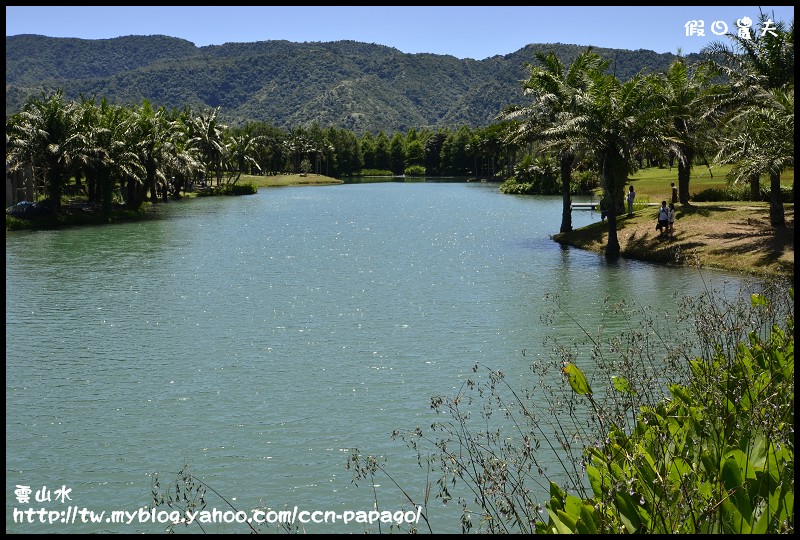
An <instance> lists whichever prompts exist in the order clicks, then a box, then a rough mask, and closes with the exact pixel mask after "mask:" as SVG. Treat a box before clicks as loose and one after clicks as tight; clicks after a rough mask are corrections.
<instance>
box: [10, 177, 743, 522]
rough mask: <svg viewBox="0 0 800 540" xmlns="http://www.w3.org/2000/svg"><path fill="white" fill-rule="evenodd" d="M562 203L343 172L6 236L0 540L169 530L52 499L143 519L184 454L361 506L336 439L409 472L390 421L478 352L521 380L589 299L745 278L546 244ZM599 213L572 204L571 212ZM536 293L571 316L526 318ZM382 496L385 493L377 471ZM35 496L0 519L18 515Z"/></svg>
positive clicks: (213, 481)
mask: <svg viewBox="0 0 800 540" xmlns="http://www.w3.org/2000/svg"><path fill="white" fill-rule="evenodd" d="M577 200H579V199H576V201H577ZM560 216H561V200H560V198H558V197H524V196H510V195H502V194H500V193H499V191H498V189H497V185H496V184H485V183H437V182H420V183H402V182H387V183H368V184H366V183H365V184H357V183H354V184H343V185H336V186H325V187H292V188H273V189H261V190H260V191H259V192H258V194H256V195H251V196H242V197H214V198H204V199H195V200H186V201H179V202H174V203H169V204H167V205H162V206H160V207H158V209H157V211H156V217H155V218H154V219H148V220H145V221H139V222H135V223H125V224H117V225H109V226H103V227H81V228H72V229H67V230H59V231H36V232H13V233H11V232H9V233H7V234H6V532H12V533H34V532H44V533H51V532H55V533H58V532H69V533H91V532H110V533H118V532H119V533H122V532H161V531H164V530H165V527H166V525H165V524H159V523H156V524H154V523H153V522H152V518H151V517H147V519H143V516H142V515H138V516H137V517H136V518H135V519H131V522H130V523H112V522H110V521H107V520H103V521H102V522H100V523H91V522H88V523H81V518H80V517H79V518H78V519H77V520H76V521H75V522H74V523H73V522H72V518H71V515H69V514H64V515H63V516H62V515H61V514H58V513H53V514H51V513H50V512H61V511H67V509H68V508H69V507H75V508H76V509H77V510H84V509H85V510H86V511H92V512H95V513H96V514H98V515H99V513H100V512H102V511H106V512H109V513H110V512H111V511H114V510H125V511H128V512H137V511H138V510H139V509H140V508H143V507H145V506H147V505H148V504H150V503H151V495H150V491H151V482H152V478H153V474H154V473H156V472H159V473H160V476H161V478H162V480H163V481H164V482H165V483H167V484H168V483H169V481H170V479H174V478H175V473H177V471H178V470H180V469H181V467H182V465H183V464H184V461H186V462H188V463H189V464H190V466H191V470H192V472H193V473H194V474H195V475H196V476H197V477H198V478H201V479H203V481H205V482H206V483H207V484H208V485H210V486H212V487H213V488H214V489H215V490H216V491H217V492H219V493H220V494H221V495H223V496H225V498H226V499H228V500H229V501H230V502H231V503H232V504H233V505H234V506H235V507H236V508H237V509H244V510H250V509H253V508H256V507H258V506H264V507H269V508H272V509H284V508H290V509H291V508H293V507H295V506H298V507H299V508H300V510H307V511H335V512H340V513H341V512H343V511H344V510H353V511H361V510H364V511H367V510H371V509H372V507H373V506H372V505H373V502H374V501H373V492H372V487H371V486H368V485H364V484H359V485H358V486H355V485H353V484H352V483H351V478H352V475H351V473H350V472H349V471H347V470H346V469H345V463H346V462H347V459H348V457H349V455H350V450H351V449H352V448H354V447H358V448H359V449H360V450H361V451H362V452H364V453H374V454H381V455H384V456H386V457H387V459H388V460H389V461H388V462H389V463H390V464H392V467H393V468H392V470H395V471H397V474H398V480H400V481H402V482H407V483H408V484H407V485H408V486H412V487H414V486H420V485H421V482H422V481H423V480H424V474H423V471H422V469H420V468H419V467H418V466H417V464H416V458H415V456H414V455H412V453H411V451H410V450H409V449H407V448H406V447H405V446H404V445H403V444H402V443H399V442H396V441H392V440H391V437H390V435H391V433H392V431H393V430H394V429H413V428H414V427H415V426H417V425H421V426H427V425H429V424H430V423H431V421H432V419H433V418H434V416H435V415H434V413H433V412H432V411H431V409H430V398H431V396H433V395H439V394H443V395H454V394H455V392H456V391H458V389H459V388H460V387H461V385H462V384H463V382H464V380H465V379H466V378H467V377H468V376H470V375H471V368H472V366H473V365H474V364H475V363H476V362H480V363H482V364H483V365H486V366H490V367H492V368H494V369H501V370H503V371H504V372H506V373H507V374H508V377H509V380H511V381H514V382H519V383H520V384H522V383H524V382H525V380H526V377H530V371H529V369H528V364H529V361H530V360H531V359H532V358H535V357H536V356H537V355H538V356H542V355H546V354H547V353H548V351H547V350H545V349H544V347H543V346H542V340H543V338H544V337H545V336H547V335H549V334H552V333H557V334H559V335H562V336H565V337H569V336H575V338H576V339H577V338H580V333H581V332H580V329H579V327H578V326H577V324H576V321H579V322H580V324H581V326H583V327H585V328H596V327H597V326H598V325H599V324H601V323H607V322H608V321H607V320H604V319H603V310H604V309H605V308H604V302H603V300H604V299H605V298H610V299H612V300H622V299H624V300H626V301H629V302H632V303H637V304H640V305H655V307H654V309H669V308H666V307H663V306H665V305H666V306H669V305H672V304H671V299H672V298H673V295H679V296H680V295H690V294H696V293H698V292H699V291H702V290H704V289H705V288H706V287H708V286H709V285H713V286H721V287H726V288H728V289H730V290H735V289H736V288H737V287H738V285H739V284H740V283H741V279H740V278H739V277H737V276H735V275H731V274H726V273H724V272H718V271H711V270H703V271H702V273H700V272H699V271H698V270H695V269H690V268H666V267H661V266H658V265H653V264H649V263H644V262H636V261H626V260H620V261H617V262H608V261H606V260H605V259H604V258H603V257H602V256H598V255H597V254H594V253H589V252H584V251H580V250H576V249H568V248H563V247H562V246H560V245H559V244H557V243H556V242H554V241H552V240H551V239H550V235H551V234H554V233H556V232H558V228H559V225H560V219H561V217H560ZM598 220H599V214H598V213H597V212H593V211H587V210H580V211H579V210H575V211H574V212H573V226H575V227H580V226H583V225H586V224H588V223H590V222H593V221H598ZM548 294H558V295H559V297H560V299H561V303H562V306H563V308H564V310H565V313H566V314H568V315H569V316H567V315H564V316H563V317H559V318H557V319H556V320H554V321H552V322H551V323H549V324H544V323H543V322H542V319H541V317H542V314H543V312H544V311H545V310H547V309H548V308H549V307H552V306H548V302H546V301H545V296H546V295H548ZM612 327H613V324H612ZM612 329H613V328H612ZM588 372H591V368H590V367H588ZM19 486H23V487H19ZM25 487H27V488H29V490H26V489H25ZM44 487H46V488H47V489H44V490H43V489H42V488H44ZM62 488H66V490H71V491H65V490H64V489H62ZM376 489H377V490H378V492H379V494H380V495H381V496H382V497H385V499H382V500H386V501H389V502H390V504H388V505H386V504H384V509H388V510H396V509H398V508H399V503H398V506H392V505H391V501H395V500H398V499H397V495H396V489H394V487H393V486H391V485H389V483H388V482H381V483H380V487H377V488H376ZM48 491H49V492H51V496H50V499H51V500H49V501H47V500H44V501H41V500H40V501H37V500H36V495H37V492H38V494H39V498H40V499H41V498H42V495H46V493H47V492H48ZM26 493H27V495H28V500H27V502H20V499H18V498H17V496H18V495H20V496H22V497H23V500H25V499H24V495H25V494H26ZM416 493H419V491H417V492H416ZM65 494H66V496H68V497H69V499H67V498H66V497H65ZM543 502H544V501H543ZM207 503H208V505H209V509H211V507H214V508H218V509H219V510H220V511H225V510H230V507H227V506H226V505H225V504H224V503H223V502H222V501H221V500H220V499H219V498H216V497H213V496H211V495H210V493H209V497H208V498H207ZM431 504H432V506H431V508H432V513H431V519H432V520H434V522H435V523H436V524H437V528H436V529H435V530H434V532H458V531H459V530H460V528H459V523H458V518H457V510H458V509H457V508H456V506H457V505H456V504H454V503H452V504H451V505H449V506H448V507H443V506H442V505H441V504H438V505H437V504H436V503H431ZM40 508H45V509H46V510H45V513H43V514H35V513H33V514H30V513H29V516H32V519H30V520H28V521H33V523H30V522H24V523H20V522H15V519H14V510H15V509H16V510H18V511H24V510H28V509H34V511H38V510H39V509H40ZM70 512H71V513H72V515H74V512H75V511H74V510H70ZM18 514H19V513H18ZM83 515H84V516H85V515H87V514H86V512H84V514H83ZM40 516H45V517H44V519H40ZM51 518H52V519H54V520H55V522H54V523H49V522H47V521H48V520H50V519H51ZM62 518H64V519H67V518H69V519H68V521H69V522H68V523H61V522H60V520H61V519H62ZM20 520H21V518H20V519H19V520H17V521H20ZM41 521H45V522H44V523H41ZM364 529H365V526H364V525H356V524H353V523H351V524H349V525H347V526H345V525H343V524H339V523H337V524H335V525H327V526H317V525H313V524H311V525H308V526H306V530H308V531H311V532H315V531H331V532H353V531H355V532H358V531H363V530H364ZM373 529H374V527H373ZM181 530H182V529H181ZM187 530H188V531H193V532H200V531H199V529H197V528H190V529H187ZM206 530H208V531H216V530H220V531H225V532H227V531H229V530H237V531H241V532H246V531H247V529H244V528H242V526H238V527H235V526H233V525H219V524H213V525H208V526H206ZM263 530H267V531H269V530H273V531H274V530H275V526H274V525H272V526H270V527H269V528H266V529H263Z"/></svg>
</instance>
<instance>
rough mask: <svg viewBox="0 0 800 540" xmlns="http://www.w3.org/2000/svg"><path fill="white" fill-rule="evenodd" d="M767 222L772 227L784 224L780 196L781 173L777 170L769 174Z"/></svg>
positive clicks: (784, 218)
mask: <svg viewBox="0 0 800 540" xmlns="http://www.w3.org/2000/svg"><path fill="white" fill-rule="evenodd" d="M769 222H770V223H771V224H772V226H773V227H785V226H786V216H785V215H784V212H783V199H782V198H781V173H779V172H773V173H770V175H769Z"/></svg>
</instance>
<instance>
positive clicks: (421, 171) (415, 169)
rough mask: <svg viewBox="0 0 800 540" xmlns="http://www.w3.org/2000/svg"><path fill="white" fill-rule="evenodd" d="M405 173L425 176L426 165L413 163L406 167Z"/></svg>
mask: <svg viewBox="0 0 800 540" xmlns="http://www.w3.org/2000/svg"><path fill="white" fill-rule="evenodd" d="M403 174H405V175H406V176H425V167H423V166H422V165H411V166H409V167H406V170H405V171H403Z"/></svg>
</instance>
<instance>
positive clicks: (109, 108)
mask: <svg viewBox="0 0 800 540" xmlns="http://www.w3.org/2000/svg"><path fill="white" fill-rule="evenodd" d="M81 107H82V109H83V110H84V113H83V117H84V121H85V124H84V125H83V126H82V130H83V131H84V138H83V142H84V146H83V149H82V152H81V159H82V162H83V165H84V169H85V171H86V175H87V182H88V184H89V201H90V202H97V201H100V203H101V204H102V206H103V208H105V209H106V210H107V209H109V208H110V207H111V203H112V198H113V194H114V188H115V186H116V183H117V180H121V179H123V178H130V177H141V176H143V174H144V170H143V168H142V166H141V163H140V161H139V159H138V156H137V155H136V153H135V152H134V151H133V149H132V146H131V145H129V144H128V142H129V141H128V139H127V135H126V123H127V121H128V118H129V116H130V110H129V109H126V108H123V107H119V106H115V105H111V104H110V103H109V102H108V101H107V100H106V99H102V100H101V101H100V104H99V105H97V104H95V102H94V100H84V101H83V102H82V103H81Z"/></svg>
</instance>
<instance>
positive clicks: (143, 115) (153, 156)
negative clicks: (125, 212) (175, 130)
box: [126, 100, 173, 208]
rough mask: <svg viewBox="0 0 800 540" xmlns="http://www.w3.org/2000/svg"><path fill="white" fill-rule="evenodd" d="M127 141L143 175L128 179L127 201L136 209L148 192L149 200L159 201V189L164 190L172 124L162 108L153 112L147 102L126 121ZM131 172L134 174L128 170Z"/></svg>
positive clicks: (170, 147) (170, 150) (171, 150)
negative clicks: (136, 157)
mask: <svg viewBox="0 0 800 540" xmlns="http://www.w3.org/2000/svg"><path fill="white" fill-rule="evenodd" d="M126 136H127V140H128V144H130V146H131V147H132V149H133V151H134V152H135V153H136V155H137V156H138V159H139V161H140V163H141V166H142V168H143V171H144V175H143V176H136V175H134V174H131V175H130V176H128V197H127V200H126V202H127V203H128V205H129V206H130V207H132V208H138V207H139V205H140V204H141V203H142V202H143V201H144V199H145V197H146V195H147V191H148V190H149V191H150V198H151V200H152V201H157V200H158V189H159V188H162V189H164V190H166V187H167V186H166V184H167V176H166V167H167V163H168V162H169V155H171V154H172V152H173V145H172V139H171V137H172V124H171V122H170V120H169V119H168V118H167V113H166V110H165V109H164V107H160V108H159V109H153V107H152V106H151V105H150V103H149V102H148V101H147V100H143V102H142V106H141V107H139V108H137V109H134V110H133V111H132V112H131V115H130V117H129V118H128V122H127V133H126ZM130 172H131V173H133V172H134V171H130Z"/></svg>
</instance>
